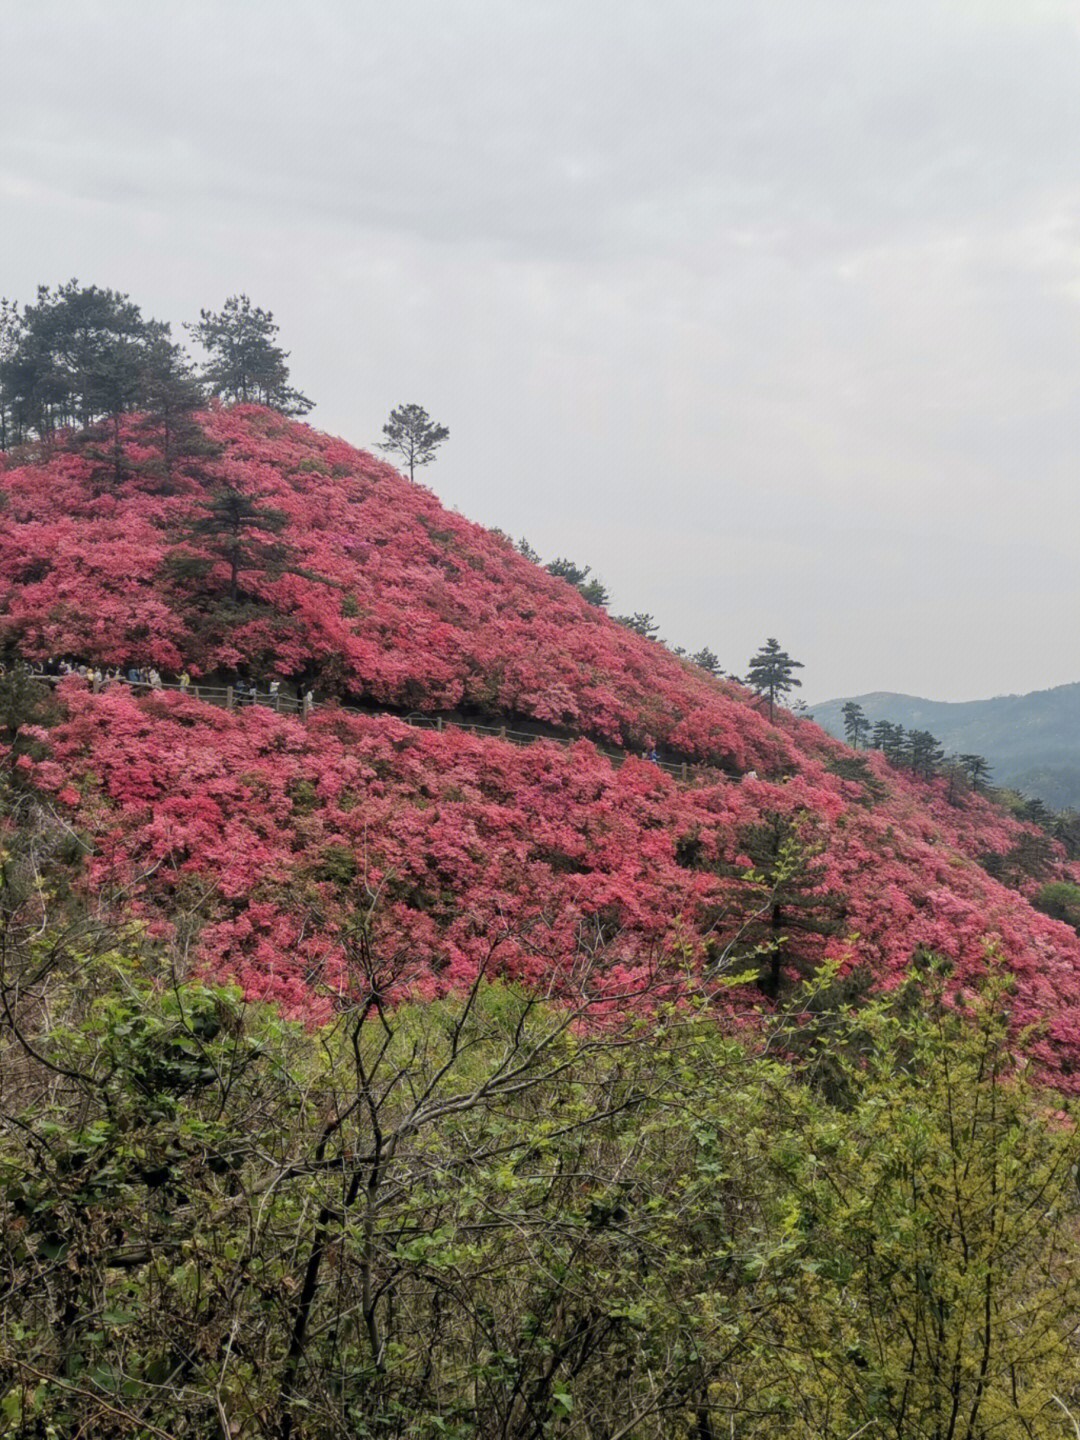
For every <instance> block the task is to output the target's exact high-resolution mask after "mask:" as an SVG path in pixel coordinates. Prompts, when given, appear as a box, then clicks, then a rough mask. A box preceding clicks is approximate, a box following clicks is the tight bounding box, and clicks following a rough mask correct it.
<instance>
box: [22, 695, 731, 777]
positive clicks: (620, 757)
mask: <svg viewBox="0 0 1080 1440" xmlns="http://www.w3.org/2000/svg"><path fill="white" fill-rule="evenodd" d="M70 678H71V677H70V676H69V675H35V676H34V679H35V680H40V681H43V682H44V683H45V684H47V685H56V684H59V682H60V681H61V680H67V679H70ZM110 684H113V685H127V686H128V688H129V689H134V690H135V691H136V693H137V695H138V696H139V697H140V698H145V696H147V695H151V694H153V693H155V691H157V690H177V691H181V692H183V693H186V694H188V695H189V696H190V697H191V698H192V699H193V700H201V701H203V702H205V703H206V704H208V705H217V706H219V707H221V708H223V709H226V710H236V709H239V708H242V707H244V706H247V705H260V706H262V707H263V708H264V709H268V710H273V711H275V712H277V713H278V714H281V715H300V716H307V715H310V714H311V713H312V712H313V711H315V710H340V711H343V712H344V713H345V714H346V715H387V716H390V717H392V718H393V719H395V720H399V721H401V723H402V724H404V725H409V726H412V727H413V728H414V729H418V730H438V731H443V730H466V731H468V732H469V733H470V734H473V735H486V736H489V737H491V738H492V739H496V740H506V741H508V742H509V743H510V744H512V745H532V744H535V743H536V742H537V741H540V740H546V741H547V742H548V743H549V744H555V745H574V744H576V743H577V741H579V740H583V739H587V740H589V743H590V744H591V745H594V746H595V748H596V749H597V750H598V751H599V752H600V754H601V755H605V756H607V758H608V759H609V760H610V761H611V763H612V765H615V766H619V765H621V764H622V763H623V761H624V760H628V759H630V754H629V752H628V751H626V750H616V749H613V748H611V747H609V746H607V745H601V744H599V743H598V742H597V741H595V740H592V739H590V738H589V737H588V736H582V735H569V736H563V735H544V734H539V733H535V732H533V731H530V730H512V729H511V728H510V727H509V726H507V725H484V724H480V723H477V722H474V721H471V720H458V719H453V720H451V719H448V718H447V717H446V716H443V715H425V714H423V713H422V712H420V711H412V712H410V713H409V714H407V715H402V714H401V712H400V711H398V710H392V709H390V708H389V707H387V708H378V707H373V708H370V709H368V708H363V709H362V708H360V707H359V706H355V705H340V704H338V702H337V701H334V702H332V703H328V702H325V701H323V702H320V701H315V700H307V699H300V698H299V697H297V696H295V695H287V694H285V693H283V692H279V693H278V694H277V695H269V694H265V693H258V694H256V695H254V696H253V695H252V694H251V692H250V691H248V690H237V689H235V688H234V687H233V686H232V685H227V686H213V685H196V684H195V683H194V682H193V683H192V684H191V685H187V686H184V685H181V684H179V683H178V682H177V681H165V680H163V681H162V682H161V684H160V685H155V686H153V687H143V686H132V684H131V682H130V681H128V680H113V681H111V682H110ZM652 763H653V764H654V765H656V766H657V767H658V768H659V769H661V770H664V771H666V773H667V774H669V775H673V776H674V777H675V779H676V780H682V781H684V782H688V781H690V780H691V779H692V778H695V776H696V774H698V773H699V772H702V771H710V772H712V773H713V774H715V773H717V772H719V773H720V774H726V775H728V778H729V779H732V778H739V777H738V776H733V775H732V774H731V772H728V771H725V770H723V769H722V768H721V767H719V766H715V765H702V764H700V763H699V764H691V763H690V762H689V761H687V760H661V759H657V760H654V761H653V762H652Z"/></svg>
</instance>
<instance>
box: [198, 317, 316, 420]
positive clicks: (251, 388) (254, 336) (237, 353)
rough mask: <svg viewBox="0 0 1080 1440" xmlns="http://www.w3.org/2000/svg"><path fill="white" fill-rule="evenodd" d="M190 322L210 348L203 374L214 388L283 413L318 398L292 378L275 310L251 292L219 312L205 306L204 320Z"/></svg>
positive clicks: (299, 410) (303, 410) (302, 409)
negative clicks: (298, 387)
mask: <svg viewBox="0 0 1080 1440" xmlns="http://www.w3.org/2000/svg"><path fill="white" fill-rule="evenodd" d="M186 328H187V329H188V330H190V331H191V333H192V335H194V336H195V339H196V340H198V342H199V344H200V345H201V346H202V347H203V349H204V350H205V351H206V352H207V356H208V358H207V361H206V364H205V365H204V367H203V372H202V378H203V380H204V381H205V383H206V384H207V386H208V387H209V389H210V391H211V393H212V394H214V395H220V396H221V398H222V399H223V400H237V401H241V402H244V403H252V404H256V405H267V406H269V407H270V409H272V410H280V411H281V413H282V414H283V415H306V414H307V412H308V411H309V410H310V409H311V407H312V405H313V404H314V401H312V400H309V399H308V397H307V396H306V395H302V394H301V393H300V391H299V390H294V389H293V388H292V386H291V385H290V384H289V367H288V366H287V365H286V363H285V362H286V360H287V359H288V358H289V353H288V351H287V350H282V348H281V347H280V345H277V344H275V343H274V342H275V337H276V335H277V333H278V326H277V325H276V324H275V323H274V317H273V314H272V313H271V312H270V311H269V310H263V309H261V308H260V307H259V306H257V305H252V303H251V301H250V300H249V299H248V297H247V296H246V295H230V296H229V298H228V299H227V300H226V301H225V304H224V305H223V306H222V308H221V309H220V310H219V311H218V312H217V313H216V314H215V313H214V312H213V311H212V310H200V311H199V323H198V324H197V325H188V326H187V327H186Z"/></svg>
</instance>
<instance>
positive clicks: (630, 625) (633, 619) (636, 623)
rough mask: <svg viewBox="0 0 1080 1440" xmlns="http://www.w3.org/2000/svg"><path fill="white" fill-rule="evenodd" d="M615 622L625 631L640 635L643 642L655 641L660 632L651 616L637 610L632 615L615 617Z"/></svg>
mask: <svg viewBox="0 0 1080 1440" xmlns="http://www.w3.org/2000/svg"><path fill="white" fill-rule="evenodd" d="M615 620H616V622H617V623H618V624H619V625H625V626H626V628H627V630H632V631H633V632H634V634H635V635H640V636H641V637H642V638H643V639H645V640H655V639H656V637H657V635H658V634H659V631H660V626H659V625H658V624H657V622H656V621H655V620H654V619H653V617H652V616H651V615H646V614H645V612H644V611H642V610H638V611H636V612H635V613H634V614H633V615H616V616H615Z"/></svg>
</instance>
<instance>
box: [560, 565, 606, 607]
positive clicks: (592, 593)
mask: <svg viewBox="0 0 1080 1440" xmlns="http://www.w3.org/2000/svg"><path fill="white" fill-rule="evenodd" d="M544 569H545V570H546V571H547V572H548V574H549V575H556V576H558V577H559V578H560V579H563V580H567V581H569V582H570V584H571V585H573V586H574V588H575V589H576V590H578V591H579V592H580V593H581V594H582V595H583V596H584V597H585V599H586V600H587V601H588V602H589V604H590V605H595V606H597V607H598V608H599V609H601V610H602V609H604V608H605V607H606V605H607V603H608V599H609V596H608V592H607V586H606V585H605V584H604V583H603V581H602V580H598V579H597V578H596V576H595V575H594V576H593V578H592V579H591V580H590V579H589V576H590V575H591V574H592V566H591V565H575V564H574V562H573V560H567V559H566V558H565V556H562V555H560V556H559V557H558V559H556V560H552V561H551V563H550V564H548V565H545V566H544Z"/></svg>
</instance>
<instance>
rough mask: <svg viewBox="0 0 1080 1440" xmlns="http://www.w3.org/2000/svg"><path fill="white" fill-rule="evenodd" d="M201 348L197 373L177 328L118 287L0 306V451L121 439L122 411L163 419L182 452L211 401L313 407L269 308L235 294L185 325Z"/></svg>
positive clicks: (47, 289) (52, 291) (45, 294)
mask: <svg viewBox="0 0 1080 1440" xmlns="http://www.w3.org/2000/svg"><path fill="white" fill-rule="evenodd" d="M185 328H186V329H187V330H188V331H189V332H190V334H191V335H192V336H193V337H194V339H195V340H196V341H197V342H198V343H199V345H200V346H201V347H202V349H203V350H204V352H205V356H206V358H205V361H204V363H203V364H202V365H201V366H197V365H196V364H195V362H194V361H193V360H192V358H191V356H190V355H188V354H187V352H186V351H185V349H184V347H183V346H182V345H181V344H179V343H177V341H175V340H174V339H173V335H172V330H171V327H170V325H169V324H168V323H167V322H165V321H161V320H155V319H151V318H148V317H146V316H144V315H143V313H142V310H141V309H140V307H139V306H138V305H137V304H136V303H135V302H134V301H133V300H132V299H131V298H130V296H128V295H125V294H123V293H122V292H120V291H118V290H110V289H108V288H104V289H103V288H101V287H100V286H97V285H80V284H79V282H78V281H77V280H69V281H68V282H67V283H66V284H63V285H57V286H56V287H55V288H53V287H51V286H48V285H42V286H39V288H38V292H37V296H36V299H35V300H34V301H33V302H32V303H30V304H27V305H24V306H22V307H21V308H20V306H19V305H18V304H17V303H16V302H15V301H12V300H8V299H4V300H2V301H0V450H9V449H11V448H13V447H14V446H18V445H23V444H26V443H27V442H28V441H32V440H43V441H48V440H51V439H52V438H53V437H54V436H55V435H56V434H57V432H58V431H60V430H64V429H78V430H82V431H87V430H91V429H93V428H94V427H96V426H102V425H104V426H105V427H106V428H109V429H111V430H112V432H113V437H114V442H115V443H116V445H117V446H118V444H119V428H120V419H121V417H122V416H124V415H127V414H132V413H135V412H138V413H139V414H142V415H145V416H147V417H150V418H151V419H152V420H156V421H157V422H158V424H159V427H160V428H162V429H163V430H164V431H165V433H166V436H167V445H166V449H167V450H168V449H169V448H170V447H173V446H175V445H176V443H177V441H178V439H179V437H180V436H181V435H182V432H183V430H184V417H185V416H190V415H191V413H192V412H193V411H194V410H196V409H198V408H199V406H201V405H203V404H204V403H205V402H206V400H207V399H208V398H209V397H210V396H218V397H220V398H221V399H223V400H227V401H234V400H235V401H253V402H257V403H258V404H262V405H269V406H271V407H272V408H274V409H277V410H281V411H282V412H284V413H285V414H290V415H301V414H304V413H306V412H307V411H308V410H310V408H311V405H312V402H311V401H310V400H309V399H308V398H307V396H305V395H302V394H301V393H300V392H299V391H298V390H295V389H293V388H292V386H291V385H290V383H289V370H288V366H287V364H286V360H287V359H288V355H287V352H286V351H284V350H282V349H281V347H280V346H279V345H278V344H277V343H276V336H277V332H278V327H277V325H276V324H275V323H274V317H273V315H272V314H271V313H270V311H268V310H263V309H261V308H260V307H258V306H256V305H252V303H251V301H250V300H249V299H248V297H247V296H246V295H233V296H230V298H229V299H228V300H226V301H225V304H224V305H223V307H222V309H221V310H220V311H219V312H216V313H215V312H213V311H211V310H203V311H202V312H201V313H200V319H199V321H198V323H197V324H194V325H188V326H186V327H185Z"/></svg>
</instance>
